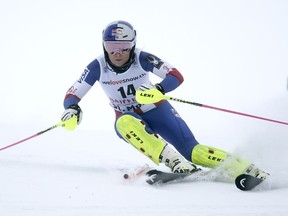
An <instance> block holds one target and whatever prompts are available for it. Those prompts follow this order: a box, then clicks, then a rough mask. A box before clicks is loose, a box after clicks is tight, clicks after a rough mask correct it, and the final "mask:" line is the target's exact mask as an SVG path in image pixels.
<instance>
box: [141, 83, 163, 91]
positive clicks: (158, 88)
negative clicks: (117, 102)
mask: <svg viewBox="0 0 288 216" xmlns="http://www.w3.org/2000/svg"><path fill="white" fill-rule="evenodd" d="M153 88H155V89H157V90H158V91H160V92H161V93H162V94H164V89H163V87H162V86H161V85H160V84H158V83H157V84H155V85H153V84H152V83H148V84H142V85H141V86H140V87H139V90H141V91H146V90H149V89H153Z"/></svg>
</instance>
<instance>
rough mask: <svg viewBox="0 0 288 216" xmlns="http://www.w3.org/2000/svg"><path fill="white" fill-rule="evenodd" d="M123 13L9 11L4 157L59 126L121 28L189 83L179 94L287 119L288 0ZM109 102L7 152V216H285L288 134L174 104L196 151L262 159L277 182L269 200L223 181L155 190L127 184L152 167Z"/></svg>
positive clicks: (68, 4)
mask: <svg viewBox="0 0 288 216" xmlns="http://www.w3.org/2000/svg"><path fill="white" fill-rule="evenodd" d="M119 4H120V2H119V1H118V0H107V1H103V2H102V1H90V0H82V1H74V0H59V1H56V0H49V1H36V0H26V1H20V0H11V1H0V27H1V34H0V47H1V49H0V59H1V62H0V71H1V85H0V94H1V95H0V96H1V101H2V102H1V119H0V134H1V142H0V148H2V147H4V146H7V145H10V144H12V143H15V142H17V141H19V140H22V139H24V138H26V137H30V136H32V135H34V134H36V133H38V132H40V131H42V130H45V129H46V128H49V127H50V126H53V125H54V124H56V123H58V121H59V116H60V115H61V113H62V112H63V107H62V100H63V96H64V94H65V92H66V90H67V88H69V86H70V85H71V84H72V83H73V82H74V81H75V80H76V79H77V78H78V77H79V76H80V74H81V72H82V71H83V69H84V68H85V66H86V65H87V64H88V63H89V62H90V61H92V60H93V59H94V58H95V57H96V56H98V55H99V54H100V53H101V50H102V47H101V32H102V29H103V28H104V27H105V26H106V24H107V23H109V22H111V21H113V20H116V19H124V20H128V21H130V22H131V23H132V24H133V25H134V26H135V28H136V29H137V33H138V47H140V48H143V49H144V50H146V51H149V52H152V53H154V54H156V55H158V56H159V57H162V58H164V59H166V60H168V61H169V62H170V63H171V64H173V65H175V66H176V67H177V68H178V69H179V70H180V71H181V73H182V74H183V75H184V77H185V82H184V83H183V85H182V86H181V87H180V88H178V89H177V90H176V91H174V92H172V93H171V94H170V95H171V96H174V97H178V98H182V99H186V100H191V101H194V102H199V103H204V104H207V105H211V106H216V107H220V108H225V109H231V110H235V111H239V112H245V113H249V114H253V115H257V116H263V117H266V118H269V119H276V120H279V121H284V122H288V116H287V107H288V100H287V97H288V92H287V76H288V72H287V71H288V65H287V59H288V52H287V51H288V41H287V38H288V28H287V23H288V13H287V8H288V2H287V1H281V0H273V1H268V0H266V1H264V0H253V1H251V0H249V1H248V0H241V1H233V0H229V1H228V0H219V1H212V0H207V1H193V0H189V1H188V0H187V1H185V0H182V1H181V0H180V1H173V0H165V1H164V0H159V1H155V0H147V1H145V2H143V5H141V8H135V1H133V0H122V1H121V6H119ZM155 81H156V79H155ZM107 102H108V101H107V99H106V98H105V96H104V94H103V92H102V90H100V88H99V85H96V86H95V87H94V88H93V89H92V90H91V92H89V93H88V94H87V96H86V97H85V99H84V100H83V101H81V107H82V109H83V111H84V118H83V122H82V123H81V125H80V126H79V127H78V128H77V129H76V130H75V131H66V130H65V129H63V128H56V129H53V130H51V131H49V132H47V133H44V134H42V135H40V136H37V137H35V138H33V139H30V140H28V141H25V142H23V143H21V144H19V145H16V146H14V147H11V148H8V149H5V150H3V151H0V173H1V175H0V215H1V216H2V215H3V216H20V215H21V216H24V215H25V216H34V215H35V216H36V215H37V216H46V215H47V216H51V215H53V216H67V215H69V216H70V215H73V216H90V215H93V216H94V215H120V216H121V215H125V216H127V215H151V216H153V215H155V216H156V215H157V216H159V215H164V216H168V215H177V214H178V215H181V216H186V215H187V216H188V215H189V216H191V215H197V216H210V215H213V216H218V215H219V216H220V215H221V216H228V215H229V216H230V215H234V216H240V215H246V216H249V215H251V216H257V215H259V216H260V215H261V216H272V215H273V216H274V215H277V216H287V215H288V204H287V196H288V171H287V170H288V157H287V150H288V147H287V140H288V133H287V125H281V124H276V123H271V122H265V121H261V120H257V119H253V118H247V117H243V116H237V115H233V114H228V113H225V112H219V111H215V110H209V109H205V108H199V107H193V106H191V105H186V104H181V103H176V102H172V103H173V105H174V106H175V108H176V109H177V110H178V112H179V113H180V115H181V116H182V117H183V118H184V119H185V121H186V122H187V124H188V125H189V126H190V127H191V129H192V131H193V133H194V135H195V136H196V137H197V139H198V141H199V142H201V143H203V144H206V145H212V146H216V147H219V148H222V149H226V150H228V151H229V152H232V153H234V154H238V155H242V156H245V157H246V158H248V159H250V160H251V161H253V162H255V164H257V165H258V166H259V167H261V168H263V169H264V170H266V171H268V172H270V173H271V178H270V180H269V182H268V183H269V184H268V186H269V187H271V189H269V190H257V191H251V192H242V191H240V190H238V189H237V188H236V187H235V186H234V185H233V183H231V182H227V181H219V180H218V181H216V182H209V181H199V182H190V183H189V182H185V183H181V184H171V185H166V186H165V187H151V186H149V185H147V184H146V183H145V178H144V176H142V177H140V178H139V179H137V180H135V181H133V182H130V181H127V180H124V178H123V174H124V173H125V172H127V171H129V170H133V169H135V168H136V167H137V166H141V165H143V164H145V163H148V164H149V165H150V166H151V167H152V168H155V167H156V165H154V164H153V163H152V162H151V161H149V159H147V158H146V157H145V156H143V155H141V154H139V153H138V152H137V151H135V149H134V148H133V147H131V146H130V145H128V144H126V143H124V142H123V141H122V140H120V139H119V138H118V137H117V136H116V134H115V133H114V129H113V123H114V113H113V111H112V110H111V109H110V107H109V105H108V103H107ZM160 169H163V170H165V169H166V167H163V166H161V167H160ZM260 189H261V188H260Z"/></svg>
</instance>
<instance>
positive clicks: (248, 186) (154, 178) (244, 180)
mask: <svg viewBox="0 0 288 216" xmlns="http://www.w3.org/2000/svg"><path fill="white" fill-rule="evenodd" d="M146 175H147V176H148V178H147V179H146V182H147V183H148V184H150V185H162V184H163V185H164V184H167V183H179V182H184V181H187V182H193V181H213V180H215V179H216V178H217V174H216V173H215V172H214V173H213V172H211V171H203V170H199V171H197V172H194V173H169V172H163V171H160V170H157V169H153V170H150V171H148V172H147V173H146ZM263 181H264V179H260V178H257V177H254V176H251V175H247V174H241V175H239V176H238V177H237V178H236V179H235V185H236V187H237V188H238V189H240V190H242V191H250V190H252V189H254V188H255V187H256V186H257V185H259V184H260V183H262V182H263Z"/></svg>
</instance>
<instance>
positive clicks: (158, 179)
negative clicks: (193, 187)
mask: <svg viewBox="0 0 288 216" xmlns="http://www.w3.org/2000/svg"><path fill="white" fill-rule="evenodd" d="M208 174H209V171H202V170H199V171H196V172H194V173H169V172H163V171H160V170H156V169H153V170H149V171H148V172H147V173H146V175H147V176H148V178H147V179H146V182H147V183H148V184H150V185H154V184H166V183H172V182H182V181H184V180H185V179H187V180H188V179H189V181H197V180H201V179H202V180H207V177H208ZM188 177H189V178H188ZM205 178H206V179H205Z"/></svg>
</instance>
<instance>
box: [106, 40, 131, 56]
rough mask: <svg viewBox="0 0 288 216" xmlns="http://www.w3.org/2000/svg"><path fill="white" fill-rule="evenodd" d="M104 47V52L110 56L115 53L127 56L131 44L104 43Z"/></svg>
mask: <svg viewBox="0 0 288 216" xmlns="http://www.w3.org/2000/svg"><path fill="white" fill-rule="evenodd" d="M104 47H105V50H106V51H107V52H108V53H110V54H112V55H115V54H116V53H120V54H127V53H129V52H130V51H131V49H132V47H133V43H132V42H128V41H127V42H126V41H125V42H123V41H121V42H119V41H117V42H115V41H104Z"/></svg>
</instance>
